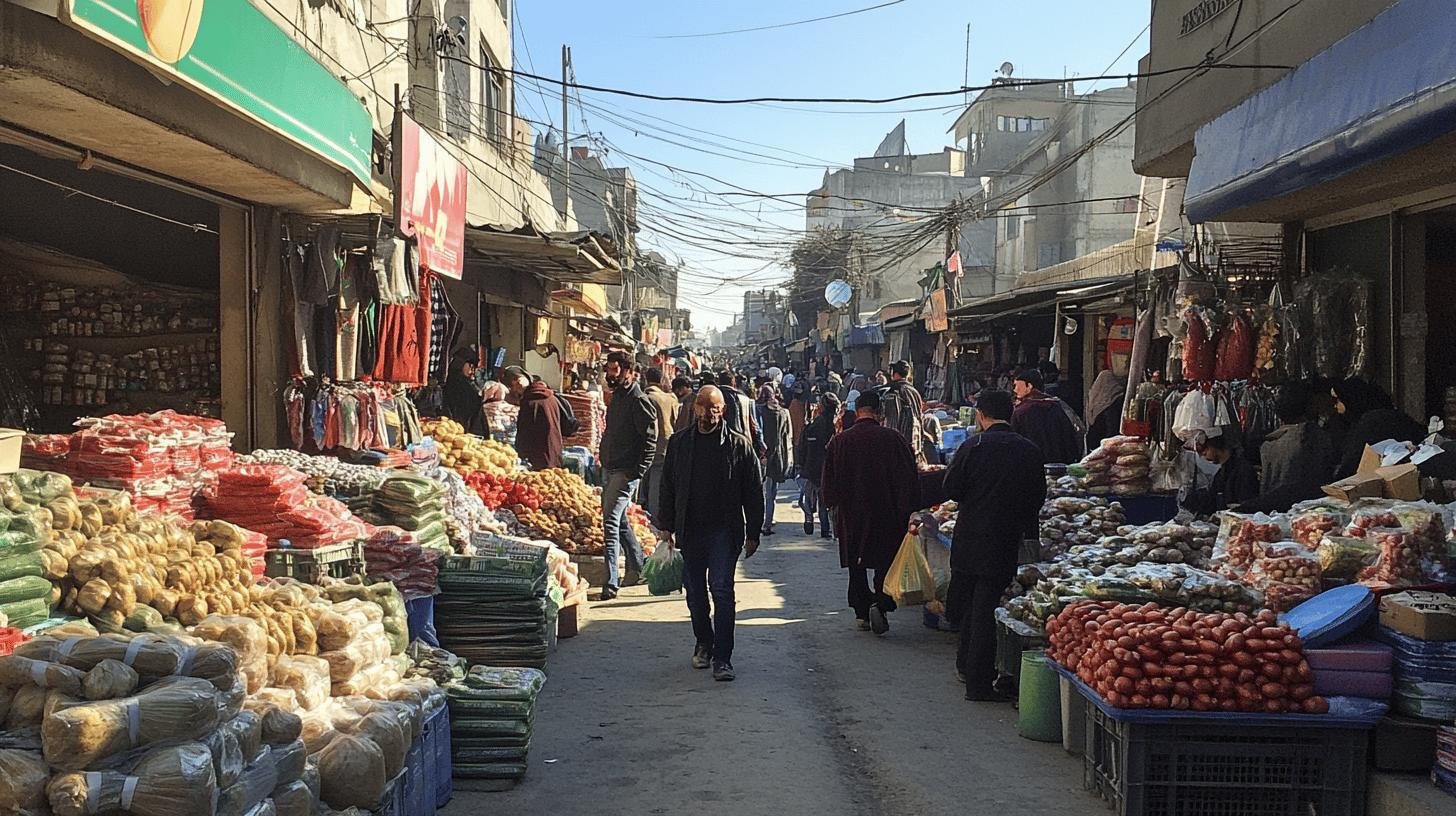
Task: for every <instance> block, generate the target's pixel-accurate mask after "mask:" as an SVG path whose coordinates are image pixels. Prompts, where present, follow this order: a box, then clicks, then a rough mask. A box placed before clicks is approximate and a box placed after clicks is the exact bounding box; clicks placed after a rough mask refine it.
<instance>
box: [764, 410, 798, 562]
mask: <svg viewBox="0 0 1456 816" xmlns="http://www.w3.org/2000/svg"><path fill="white" fill-rule="evenodd" d="M757 402H758V405H757V406H756V410H757V412H758V417H757V419H758V427H760V428H762V429H763V442H764V449H765V457H764V460H763V504H764V508H765V510H764V517H763V534H764V535H773V534H774V504H775V499H776V498H777V497H778V494H779V485H781V484H783V483H784V482H787V481H788V480H789V472H790V471H791V470H792V469H793V467H794V441H793V433H792V431H791V430H790V429H789V412H788V411H786V410H784V407H783V406H782V405H780V404H779V396H778V392H777V391H775V390H774V387H773V386H772V385H769V384H764V385H762V386H760V387H759V389H758V400H757Z"/></svg>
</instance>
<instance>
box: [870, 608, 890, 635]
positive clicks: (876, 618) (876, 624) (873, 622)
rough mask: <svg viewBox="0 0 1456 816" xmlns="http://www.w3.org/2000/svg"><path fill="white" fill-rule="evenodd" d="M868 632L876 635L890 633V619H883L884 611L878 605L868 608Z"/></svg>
mask: <svg viewBox="0 0 1456 816" xmlns="http://www.w3.org/2000/svg"><path fill="white" fill-rule="evenodd" d="M870 631H872V632H874V633H875V634H877V635H883V634H884V633H886V632H888V631H890V619H889V618H887V617H885V610H883V609H881V608H880V607H879V605H878V604H876V605H875V606H872V607H870Z"/></svg>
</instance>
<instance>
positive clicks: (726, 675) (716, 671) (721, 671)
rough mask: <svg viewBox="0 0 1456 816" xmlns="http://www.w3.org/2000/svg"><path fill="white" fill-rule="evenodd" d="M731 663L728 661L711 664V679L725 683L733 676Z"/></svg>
mask: <svg viewBox="0 0 1456 816" xmlns="http://www.w3.org/2000/svg"><path fill="white" fill-rule="evenodd" d="M734 676H735V675H734V674H733V664H732V663H729V662H728V661H726V660H725V661H723V662H721V663H714V664H713V679H714V680H717V681H718V682H720V683H726V682H728V681H730V680H732V679H733V678H734Z"/></svg>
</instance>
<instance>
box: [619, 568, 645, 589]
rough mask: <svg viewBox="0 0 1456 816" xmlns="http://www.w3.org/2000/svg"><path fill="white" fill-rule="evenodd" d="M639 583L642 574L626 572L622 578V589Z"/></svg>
mask: <svg viewBox="0 0 1456 816" xmlns="http://www.w3.org/2000/svg"><path fill="white" fill-rule="evenodd" d="M640 583H642V573H640V572H633V571H632V570H627V574H626V575H625V576H623V578H622V586H624V587H631V586H637V585H638V584H640Z"/></svg>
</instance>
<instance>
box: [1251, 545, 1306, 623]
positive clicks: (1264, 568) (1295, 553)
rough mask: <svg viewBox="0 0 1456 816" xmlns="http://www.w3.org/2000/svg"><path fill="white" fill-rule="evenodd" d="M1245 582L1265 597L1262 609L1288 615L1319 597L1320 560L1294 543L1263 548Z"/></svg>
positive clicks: (1302, 546)
mask: <svg viewBox="0 0 1456 816" xmlns="http://www.w3.org/2000/svg"><path fill="white" fill-rule="evenodd" d="M1245 581H1246V582H1247V583H1249V584H1251V585H1252V586H1255V587H1257V588H1258V589H1260V590H1261V591H1262V592H1263V593H1264V605H1265V606H1267V607H1268V608H1270V609H1272V610H1274V611H1275V612H1287V611H1289V610H1290V609H1293V608H1294V607H1296V606H1298V605H1299V604H1301V603H1303V602H1305V601H1307V600H1309V599H1310V598H1313V597H1314V596H1315V595H1318V594H1319V592H1320V564H1319V558H1317V557H1316V556H1315V555H1314V554H1312V553H1310V552H1308V551H1306V550H1305V549H1304V545H1302V544H1299V543H1296V542H1293V541H1286V542H1281V543H1277V544H1266V545H1265V546H1264V548H1263V551H1262V552H1261V553H1260V554H1259V557H1258V558H1257V559H1255V561H1254V566H1253V567H1252V568H1250V570H1249V573H1248V575H1247V576H1246V577H1245Z"/></svg>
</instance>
